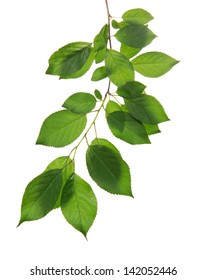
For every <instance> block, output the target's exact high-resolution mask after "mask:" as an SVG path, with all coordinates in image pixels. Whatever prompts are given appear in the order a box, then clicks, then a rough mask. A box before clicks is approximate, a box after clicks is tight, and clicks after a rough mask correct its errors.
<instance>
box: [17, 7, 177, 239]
mask: <svg viewBox="0 0 206 280" xmlns="http://www.w3.org/2000/svg"><path fill="white" fill-rule="evenodd" d="M152 19H153V16H152V15H151V14H150V13H149V12H147V11H145V10H143V9H132V10H129V11H127V12H125V13H124V14H123V15H122V19H121V21H120V22H117V21H116V20H114V19H112V20H111V16H110V15H109V14H108V23H107V24H105V25H104V26H103V27H102V29H101V30H100V32H99V33H98V34H97V35H96V36H95V37H94V40H93V42H73V43H69V44H67V45H66V46H63V47H61V48H60V49H59V50H57V51H56V52H54V54H52V55H51V57H50V59H49V67H48V69H47V71H46V73H47V74H50V75H57V76H58V77H59V78H60V79H71V78H79V77H81V76H83V75H84V74H85V73H86V72H87V71H88V70H89V69H90V68H91V66H92V65H93V64H95V65H97V67H96V69H95V70H94V71H93V73H92V75H91V80H92V81H93V82H97V81H100V80H103V79H107V80H108V88H107V91H106V92H105V93H101V92H100V91H99V90H98V89H96V90H95V91H94V92H93V93H92V92H76V93H73V94H71V95H70V96H69V97H68V98H67V99H66V100H65V102H64V103H63V105H62V107H63V110H60V111H58V112H55V113H53V114H51V115H50V116H48V117H47V118H46V119H45V121H44V122H43V124H42V126H41V129H40V132H39V135H38V138H37V142H36V143H37V144H41V145H45V146H52V147H65V146H67V145H69V144H71V143H73V142H74V141H75V140H76V139H78V138H79V142H78V144H77V145H76V146H75V147H74V148H73V149H72V150H71V152H70V154H69V156H63V157H59V158H57V159H55V160H54V161H52V162H51V163H50V164H49V165H48V167H47V168H46V170H45V171H44V172H42V173H41V174H40V175H39V176H37V177H36V178H34V179H33V180H32V181H31V182H30V183H29V184H28V186H27V188H26V190H25V193H24V196H23V200H22V206H21V218H20V222H19V225H20V224H21V223H23V222H25V221H33V220H38V219H40V218H42V217H44V216H45V215H47V214H48V213H49V212H50V211H52V210H53V209H56V208H59V207H60V208H61V211H62V214H63V216H64V217H65V219H66V220H67V222H68V223H70V224H71V225H72V226H73V227H74V228H75V229H77V230H78V231H80V232H82V233H83V234H84V235H85V236H86V234H87V232H88V230H89V228H90V227H91V225H92V224H93V221H94V219H95V217H96V213H97V199H96V196H95V194H94V192H93V190H92V188H91V186H90V185H89V184H88V183H87V182H86V181H85V180H84V179H82V178H81V177H80V176H79V175H78V174H76V172H75V155H76V152H77V149H78V147H79V145H80V144H81V142H82V141H83V140H86V142H87V145H88V148H87V151H86V165H87V169H88V173H89V175H90V176H91V178H92V179H93V181H94V182H95V183H96V184H97V185H98V186H99V187H100V188H101V189H103V190H105V191H107V192H109V193H111V194H116V195H126V196H131V197H132V196H133V195H132V188H131V176H130V170H129V166H128V164H127V163H126V162H125V161H124V159H123V158H122V156H121V154H120V152H119V150H118V149H117V148H116V147H115V146H114V145H113V144H112V143H111V142H109V141H108V140H106V139H102V138H99V137H98V135H97V128H98V127H97V126H96V120H97V117H98V116H99V113H100V111H101V110H105V117H106V121H107V124H108V128H109V129H110V131H111V132H112V134H113V136H115V137H117V138H118V139H121V140H122V141H125V142H127V143H128V144H132V145H136V144H149V143H150V138H149V137H150V135H152V134H155V133H159V132H160V129H159V124H160V123H162V122H165V121H168V120H169V118H168V116H167V114H166V112H165V110H164V108H163V106H162V105H161V104H160V102H159V101H158V100H157V99H156V98H155V97H153V96H151V95H148V94H147V93H146V85H144V84H142V83H141V82H139V81H137V80H136V76H138V75H139V74H141V75H143V76H146V77H152V78H156V77H160V76H162V75H164V74H165V73H167V72H168V71H169V70H170V69H171V68H172V67H173V66H174V65H175V64H177V63H178V61H177V60H175V59H174V58H172V57H170V56H169V55H167V54H165V53H162V52H156V51H152V52H144V53H143V52H142V51H143V49H144V48H145V47H146V46H148V45H149V44H150V43H151V42H152V41H153V40H154V39H155V38H156V35H155V34H154V33H153V32H152V31H151V30H150V29H149V27H148V24H149V22H150V21H151V20H152ZM112 31H113V32H114V33H115V34H114V38H116V40H118V42H119V45H120V48H119V50H114V49H113V48H112V35H111V32H112ZM138 77H139V76H138ZM111 84H113V85H115V86H116V90H115V92H114V93H111V92H110V85H111ZM91 113H94V119H93V121H92V123H90V124H88V125H87V122H88V121H87V119H88V118H87V115H88V114H91ZM92 128H94V129H95V133H96V138H95V139H94V140H93V141H92V142H91V143H89V142H88V139H87V135H88V133H89V132H90V130H91V129H92Z"/></svg>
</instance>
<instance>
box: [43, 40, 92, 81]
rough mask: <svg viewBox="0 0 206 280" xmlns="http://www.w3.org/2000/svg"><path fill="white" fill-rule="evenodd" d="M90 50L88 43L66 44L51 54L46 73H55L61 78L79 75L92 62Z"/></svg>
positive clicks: (83, 72) (84, 71)
mask: <svg viewBox="0 0 206 280" xmlns="http://www.w3.org/2000/svg"><path fill="white" fill-rule="evenodd" d="M92 52H93V48H92V47H91V44H90V43H85V42H75V43H71V44H68V45H66V46H64V47H62V48H60V49H59V50H58V51H56V52H55V53H54V54H52V56H51V57H50V59H49V67H48V69H47V71H46V74H50V75H57V76H59V77H60V78H62V79H67V78H77V77H80V76H82V75H84V74H85V73H86V71H87V70H88V68H89V67H90V66H91V64H92V62H93V54H92Z"/></svg>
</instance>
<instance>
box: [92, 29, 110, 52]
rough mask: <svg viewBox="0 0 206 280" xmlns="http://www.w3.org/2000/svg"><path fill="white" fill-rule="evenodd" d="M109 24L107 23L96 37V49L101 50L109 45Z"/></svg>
mask: <svg viewBox="0 0 206 280" xmlns="http://www.w3.org/2000/svg"><path fill="white" fill-rule="evenodd" d="M107 41H108V24H105V25H104V26H103V28H102V29H101V31H100V33H99V34H97V36H96V37H95V38H94V50H95V51H99V50H102V49H105V48H106V47H107Z"/></svg>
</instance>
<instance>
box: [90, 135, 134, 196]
mask: <svg viewBox="0 0 206 280" xmlns="http://www.w3.org/2000/svg"><path fill="white" fill-rule="evenodd" d="M95 143H96V144H94V143H92V144H91V145H90V146H89V148H88V150H87V153H86V162H87V168H88V171H89V174H90V176H91V177H92V179H93V180H94V181H95V182H96V183H97V184H98V185H99V186H100V187H101V188H102V189H104V190H106V191H108V192H110V193H112V194H121V195H127V196H132V192H131V179H130V172H129V167H128V165H127V164H126V162H125V161H124V160H123V159H122V157H121V155H120V153H119V152H118V151H117V149H116V148H111V147H110V145H109V146H108V145H104V144H103V145H102V144H101V143H100V141H99V144H98V139H97V140H96V142H95ZM111 146H113V145H112V144H111Z"/></svg>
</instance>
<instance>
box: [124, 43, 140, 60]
mask: <svg viewBox="0 0 206 280" xmlns="http://www.w3.org/2000/svg"><path fill="white" fill-rule="evenodd" d="M140 51H141V49H140V48H132V47H129V46H126V45H124V44H121V47H120V53H121V54H123V55H125V56H126V57H128V58H132V57H133V56H135V55H136V54H138V53H139V52H140Z"/></svg>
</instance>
